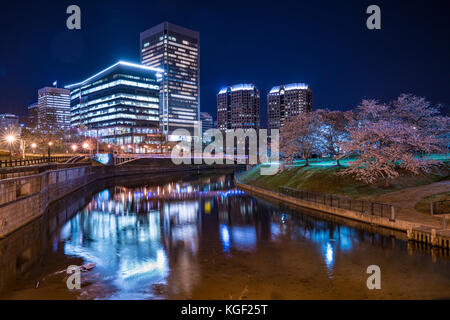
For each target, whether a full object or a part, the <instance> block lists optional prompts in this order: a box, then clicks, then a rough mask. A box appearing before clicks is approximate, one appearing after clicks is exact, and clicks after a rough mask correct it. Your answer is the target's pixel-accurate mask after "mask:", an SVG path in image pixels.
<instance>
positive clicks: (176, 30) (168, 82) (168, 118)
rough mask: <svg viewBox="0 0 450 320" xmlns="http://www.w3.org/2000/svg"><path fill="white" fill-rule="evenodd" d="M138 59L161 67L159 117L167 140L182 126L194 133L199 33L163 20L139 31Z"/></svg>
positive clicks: (195, 131)
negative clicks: (139, 56)
mask: <svg viewBox="0 0 450 320" xmlns="http://www.w3.org/2000/svg"><path fill="white" fill-rule="evenodd" d="M140 42H141V43H140V45H141V63H142V64H143V65H146V66H151V67H158V68H161V69H163V70H164V74H163V84H162V87H161V96H162V99H161V107H160V118H161V128H162V132H163V133H164V134H166V135H167V136H168V140H169V141H176V140H180V139H183V138H182V137H179V136H175V135H173V134H172V133H173V131H174V130H176V129H186V130H187V131H189V133H190V135H192V136H196V135H199V134H200V132H197V131H198V129H199V113H200V35H199V33H198V32H196V31H193V30H189V29H186V28H184V27H180V26H177V25H175V24H172V23H169V22H163V23H161V24H158V25H157V26H154V27H153V28H151V29H148V30H146V31H144V32H142V33H141V37H140Z"/></svg>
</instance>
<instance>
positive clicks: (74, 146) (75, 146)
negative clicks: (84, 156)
mask: <svg viewBox="0 0 450 320" xmlns="http://www.w3.org/2000/svg"><path fill="white" fill-rule="evenodd" d="M77 148H78V147H77V145H76V144H73V145H72V152H73V153H75V151H77Z"/></svg>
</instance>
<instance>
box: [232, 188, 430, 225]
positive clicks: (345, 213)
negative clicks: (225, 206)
mask: <svg viewBox="0 0 450 320" xmlns="http://www.w3.org/2000/svg"><path fill="white" fill-rule="evenodd" d="M236 185H237V187H238V188H240V189H242V190H244V191H247V192H250V193H252V194H255V195H259V196H262V197H266V198H269V199H272V200H277V201H280V202H282V203H285V204H290V205H294V206H298V207H304V208H309V209H313V210H317V211H321V212H326V213H330V214H332V215H335V216H339V217H343V218H347V219H352V220H356V221H359V222H364V223H368V224H372V225H376V226H380V227H385V228H390V229H394V230H399V231H405V232H406V231H407V230H410V229H411V228H417V227H421V225H420V224H417V223H412V222H407V221H402V220H398V219H396V220H395V221H390V219H389V218H386V217H380V216H375V215H368V214H363V213H360V212H357V211H351V210H347V209H342V208H337V207H331V206H327V205H324V204H320V203H315V202H310V201H305V200H301V199H297V198H294V197H290V196H287V195H284V194H280V193H277V192H273V191H270V190H266V189H262V188H259V187H255V186H251V185H247V184H243V183H240V182H238V181H236Z"/></svg>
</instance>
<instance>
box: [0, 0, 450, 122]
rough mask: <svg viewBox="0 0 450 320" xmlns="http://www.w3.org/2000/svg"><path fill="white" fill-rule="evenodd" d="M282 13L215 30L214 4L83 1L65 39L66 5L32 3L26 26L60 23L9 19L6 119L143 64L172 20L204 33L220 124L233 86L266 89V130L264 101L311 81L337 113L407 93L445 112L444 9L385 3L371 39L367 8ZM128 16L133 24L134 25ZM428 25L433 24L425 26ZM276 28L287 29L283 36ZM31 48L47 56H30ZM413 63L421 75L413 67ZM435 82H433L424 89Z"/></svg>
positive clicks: (205, 107)
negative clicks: (221, 103) (118, 66)
mask: <svg viewBox="0 0 450 320" xmlns="http://www.w3.org/2000/svg"><path fill="white" fill-rule="evenodd" d="M286 4H287V5H290V6H291V7H292V9H293V10H292V11H293V12H292V13H289V14H287V15H285V16H283V15H281V14H278V13H273V15H272V16H271V19H270V20H269V21H268V22H267V23H263V21H259V20H258V19H257V17H261V16H262V15H263V14H268V13H269V12H271V11H273V10H272V9H273V5H268V4H263V3H261V4H259V5H258V6H256V12H257V13H258V14H257V15H256V16H255V17H252V18H251V19H244V17H243V16H242V15H243V14H234V15H233V21H234V23H233V24H231V25H223V24H220V25H218V24H216V23H215V20H217V21H222V20H223V19H224V17H225V15H226V14H229V13H230V12H229V10H230V9H224V10H223V11H224V12H222V13H217V10H213V11H214V12H213V13H212V14H211V15H208V14H207V12H209V11H211V10H207V9H211V8H214V7H215V6H216V4H210V5H207V6H202V5H201V4H193V5H192V8H189V7H188V6H186V5H182V4H180V6H182V9H183V10H181V9H180V10H175V9H174V8H175V6H174V5H173V4H168V5H166V6H163V5H161V6H160V7H158V6H157V5H155V6H154V7H155V8H154V9H155V10H153V11H154V12H153V13H152V14H151V15H150V16H149V17H147V18H145V17H144V16H145V15H147V13H145V14H144V12H142V13H141V12H140V11H139V10H137V9H136V8H137V6H138V4H137V3H135V2H133V1H130V2H127V3H126V4H119V3H114V2H111V3H110V4H108V6H106V7H105V8H102V10H103V9H104V10H103V12H102V13H100V12H99V7H100V5H99V4H90V3H87V2H83V1H82V2H80V4H79V5H80V8H81V10H82V12H83V22H82V29H81V31H69V30H67V28H66V27H65V23H64V22H65V19H66V17H67V15H65V8H64V5H63V4H58V5H55V6H52V7H51V8H49V10H50V13H48V12H47V11H45V12H44V11H43V10H42V8H41V7H45V6H42V5H39V6H38V5H35V4H30V8H32V9H36V10H29V11H30V12H34V13H36V17H37V18H32V17H30V19H31V21H38V20H39V17H41V15H44V14H46V15H47V14H50V16H52V15H54V16H55V21H53V20H52V19H48V18H46V19H47V20H48V21H45V22H43V23H42V25H37V24H36V23H32V29H31V31H30V30H29V29H26V30H25V29H24V27H22V26H20V25H19V24H18V22H15V23H14V22H13V21H11V20H10V19H11V18H8V17H6V19H4V20H3V22H6V23H8V25H15V26H16V30H15V31H17V32H16V35H17V36H15V38H14V39H12V37H11V34H8V33H7V32H6V30H7V28H2V31H1V32H2V33H5V43H7V44H6V47H7V48H6V49H7V50H4V51H3V52H2V53H1V55H2V59H1V61H2V62H1V63H0V85H1V86H2V88H5V89H6V90H5V91H4V92H3V97H2V98H3V99H2V103H1V104H0V111H1V112H2V113H15V114H19V115H24V114H25V113H26V106H27V105H29V104H30V103H31V102H33V99H34V98H33V95H34V91H35V90H36V89H37V88H40V87H44V86H46V85H47V86H48V85H51V83H53V81H54V80H58V82H59V83H60V84H61V85H65V84H68V83H72V82H73V81H74V80H76V79H80V78H83V75H84V74H89V73H90V72H92V70H96V69H98V67H99V66H107V65H110V64H111V63H112V62H114V61H117V60H120V59H124V60H127V61H131V62H136V63H138V62H139V33H140V32H142V30H146V29H148V28H150V27H152V26H154V25H156V24H158V23H161V21H170V22H173V23H175V24H179V25H182V26H185V27H188V28H190V29H194V30H197V31H198V32H199V33H200V34H201V38H202V51H203V53H202V62H201V65H202V66H203V71H202V75H201V77H200V79H201V87H202V92H201V97H200V100H201V106H200V109H201V111H202V112H203V111H205V112H209V113H210V114H213V115H214V114H215V104H216V103H215V100H216V93H217V92H218V90H220V88H221V87H223V86H225V85H227V84H232V83H255V85H256V86H257V87H258V88H259V89H260V92H261V94H262V97H261V107H262V111H261V113H262V114H261V120H262V121H261V122H262V124H263V126H265V123H266V106H267V102H266V93H267V92H269V91H270V88H272V87H273V86H275V85H277V84H279V83H294V82H306V83H308V84H310V85H311V87H312V88H313V90H314V92H315V97H314V100H315V102H314V105H315V106H320V107H329V108H332V109H335V108H339V109H350V108H353V107H355V106H356V105H357V104H358V103H359V102H360V101H361V99H363V98H366V97H367V98H372V97H379V98H381V99H383V100H392V99H393V98H395V97H396V96H397V95H398V94H399V93H401V92H415V93H417V94H419V95H422V96H426V97H427V98H428V99H430V100H431V101H432V102H433V103H435V104H438V103H442V104H444V105H447V106H448V104H449V102H450V96H449V93H448V90H443V89H445V83H446V81H445V75H446V74H448V73H449V72H448V65H447V64H445V61H446V59H447V58H446V57H447V56H448V52H449V44H448V41H445V39H446V37H445V32H444V30H445V28H440V26H445V24H448V22H447V21H446V20H445V16H444V14H443V12H445V10H442V6H441V7H439V6H430V7H427V8H425V9H423V8H422V7H420V6H419V5H418V4H416V3H408V5H406V4H405V5H402V4H401V2H400V3H396V4H391V3H388V2H384V1H380V2H379V5H380V6H381V7H382V9H383V28H382V30H377V31H370V30H368V29H367V28H366V27H365V20H366V18H367V15H366V14H365V9H366V7H367V6H366V4H365V3H364V2H358V3H356V2H355V3H354V4H353V5H350V4H346V5H342V4H339V5H338V4H333V3H327V6H328V7H329V8H331V10H327V12H322V11H320V8H319V6H318V5H314V4H308V3H301V4H296V3H288V2H287V3H286ZM139 5H141V3H139ZM34 6H36V8H34ZM144 6H150V4H149V5H144ZM439 8H441V9H439ZM18 10H20V4H19V5H17V4H7V5H6V11H5V12H7V13H9V15H8V16H14V14H15V13H17V12H18ZM46 10H47V8H46ZM249 10H250V5H247V4H246V5H244V7H243V9H242V11H243V13H245V12H248V11H249ZM141 11H146V10H141ZM344 11H345V12H347V15H346V19H339V14H340V13H343V12H344ZM177 12H183V13H185V14H183V15H180V14H179V13H177ZM305 12H306V13H305ZM405 12H407V13H408V14H405ZM186 13H188V14H186ZM400 13H401V15H400ZM419 13H420V14H422V15H423V17H422V18H420V15H419ZM24 15H28V13H24ZM130 15H134V16H136V17H135V19H131V18H130ZM295 15H296V16H295ZM294 16H295V19H294ZM307 16H316V17H318V18H320V19H318V20H317V21H314V20H311V18H308V19H306V18H305V17H307ZM101 17H103V18H106V20H105V23H103V24H102V25H99V24H98V23H97V22H96V20H101V19H98V18H101ZM120 17H123V18H125V19H127V21H130V22H131V23H129V25H127V26H124V27H121V28H120V29H117V27H115V25H114V24H113V21H114V20H117V19H118V18H120ZM302 17H303V18H305V19H301V18H302ZM405 17H407V19H408V20H405V19H406V18H405ZM397 18H398V19H397ZM33 19H34V20H33ZM423 19H425V20H426V21H427V22H429V23H425V24H424V23H421V24H419V22H421V21H423ZM431 19H433V23H431V21H432V20H431ZM262 20H264V19H262ZM326 20H327V22H326V23H325V21H326ZM264 21H265V20H264ZM279 22H283V23H284V24H285V25H286V27H279V26H280V24H279ZM281 25H283V24H281ZM27 28H28V27H27ZM441 29H442V30H441ZM256 31H258V32H256ZM419 31H420V32H419ZM37 32H39V33H41V32H45V33H46V34H47V35H48V37H46V38H45V39H43V40H42V39H40V41H41V42H39V43H37V42H36V40H34V39H32V38H30V35H31V36H32V35H34V34H36V33H37ZM344 32H345V33H346V34H345V35H343V33H344ZM266 37H270V41H265V40H266ZM94 40H95V41H94ZM412 41H418V42H419V41H420V42H421V43H422V44H423V47H424V48H425V47H426V48H427V52H425V50H421V49H420V48H418V50H415V51H414V52H405V50H403V48H404V47H405V46H408V45H413V42H412ZM30 45H33V46H35V47H36V49H37V50H39V52H41V54H39V55H35V56H24V52H25V51H26V50H29V49H27V48H28V47H29V46H30ZM386 47H389V48H390V54H386V53H385V51H384V49H383V48H386ZM330 48H333V50H332V51H330ZM435 49H436V50H435ZM437 49H439V50H437ZM424 60H426V61H428V63H427V65H426V66H425V65H424V64H420V61H424ZM19 61H20V63H21V64H20V65H18V62H19ZM404 61H408V63H404ZM411 64H413V65H415V66H416V67H415V68H410V65H411ZM25 74H26V75H27V76H26V77H25ZM431 77H432V78H433V81H424V80H423V79H427V78H431ZM18 83H21V84H22V86H18ZM435 83H441V84H442V86H444V87H442V86H440V85H438V86H436V85H434V84H435Z"/></svg>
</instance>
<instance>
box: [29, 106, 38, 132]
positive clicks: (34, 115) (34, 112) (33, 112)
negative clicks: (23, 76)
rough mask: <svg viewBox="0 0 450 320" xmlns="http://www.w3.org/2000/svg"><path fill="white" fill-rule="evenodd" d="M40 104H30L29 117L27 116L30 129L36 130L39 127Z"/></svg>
mask: <svg viewBox="0 0 450 320" xmlns="http://www.w3.org/2000/svg"><path fill="white" fill-rule="evenodd" d="M38 107H39V106H38V104H37V102H35V103H32V104H30V105H29V106H28V107H27V109H28V116H27V122H26V125H27V127H28V128H30V129H34V128H36V127H37V123H38Z"/></svg>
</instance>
